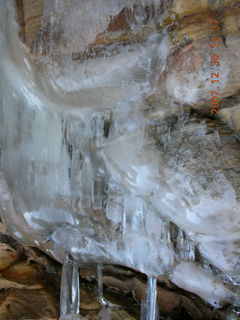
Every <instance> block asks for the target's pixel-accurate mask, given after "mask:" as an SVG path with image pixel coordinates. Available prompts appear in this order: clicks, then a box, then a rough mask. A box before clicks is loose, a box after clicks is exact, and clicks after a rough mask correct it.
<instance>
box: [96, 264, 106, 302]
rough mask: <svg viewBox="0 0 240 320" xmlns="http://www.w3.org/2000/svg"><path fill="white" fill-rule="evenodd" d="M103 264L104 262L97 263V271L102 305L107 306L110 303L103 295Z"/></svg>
mask: <svg viewBox="0 0 240 320" xmlns="http://www.w3.org/2000/svg"><path fill="white" fill-rule="evenodd" d="M102 269H103V265H102V263H99V264H98V265H97V273H98V277H97V278H98V299H99V302H100V303H101V305H102V307H105V306H107V305H108V301H106V300H105V299H104V297H103V272H102Z"/></svg>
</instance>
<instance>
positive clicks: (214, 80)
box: [209, 19, 221, 114]
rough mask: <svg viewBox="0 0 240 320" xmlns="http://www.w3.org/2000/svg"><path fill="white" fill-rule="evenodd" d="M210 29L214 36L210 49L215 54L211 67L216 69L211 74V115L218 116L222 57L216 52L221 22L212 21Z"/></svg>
mask: <svg viewBox="0 0 240 320" xmlns="http://www.w3.org/2000/svg"><path fill="white" fill-rule="evenodd" d="M209 22H210V28H211V30H212V34H211V37H210V39H209V40H210V47H211V48H212V50H213V52H212V53H211V62H210V63H211V67H215V68H216V70H214V72H212V73H211V77H210V81H211V86H212V88H211V92H210V95H211V98H210V101H211V113H213V114H216V113H219V103H220V93H219V83H220V74H219V72H218V66H220V60H221V59H220V55H219V54H216V50H217V49H219V47H220V26H219V21H218V20H216V19H210V20H209Z"/></svg>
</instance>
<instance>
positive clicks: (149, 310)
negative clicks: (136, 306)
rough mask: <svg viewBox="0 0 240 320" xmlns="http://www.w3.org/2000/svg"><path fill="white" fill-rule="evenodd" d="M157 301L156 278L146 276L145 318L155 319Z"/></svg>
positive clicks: (148, 319) (147, 319)
mask: <svg viewBox="0 0 240 320" xmlns="http://www.w3.org/2000/svg"><path fill="white" fill-rule="evenodd" d="M156 302H157V279H156V278H154V277H148V281H147V301H146V320H156V318H157V314H156Z"/></svg>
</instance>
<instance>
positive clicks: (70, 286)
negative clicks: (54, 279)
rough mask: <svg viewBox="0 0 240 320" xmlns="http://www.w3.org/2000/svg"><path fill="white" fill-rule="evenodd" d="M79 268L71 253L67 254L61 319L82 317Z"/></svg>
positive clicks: (64, 268)
mask: <svg viewBox="0 0 240 320" xmlns="http://www.w3.org/2000/svg"><path fill="white" fill-rule="evenodd" d="M79 311H80V286H79V269H78V266H77V264H76V262H75V261H74V260H73V259H72V257H71V256H70V255H67V256H66V258H65V261H64V263H63V268H62V281H61V294H60V315H61V318H60V319H61V320H67V319H68V320H72V319H81V317H80V315H79Z"/></svg>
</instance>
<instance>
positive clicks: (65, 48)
mask: <svg viewBox="0 0 240 320" xmlns="http://www.w3.org/2000/svg"><path fill="white" fill-rule="evenodd" d="M147 2H148V1H147V0H145V1H142V5H143V3H145V4H146V3H147ZM160 2H161V1H155V2H154V6H158V5H160ZM67 3H68V5H67V6H63V3H62V2H61V1H57V0H56V1H45V7H44V14H43V17H42V20H43V22H44V19H47V18H49V17H50V22H51V24H52V25H51V28H50V31H51V32H52V34H53V35H54V32H55V29H56V28H57V26H58V25H57V21H58V20H57V19H60V18H59V16H60V17H61V22H62V25H61V27H62V30H63V34H62V39H60V40H62V41H63V40H64V39H65V42H66V39H69V40H68V41H67V44H63V43H61V41H60V42H59V44H57V45H56V43H55V42H54V39H53V42H52V45H53V47H54V46H55V47H56V48H57V49H56V52H55V54H56V56H57V55H58V54H60V53H61V54H62V55H63V56H64V59H62V60H61V59H60V62H55V63H54V62H53V61H52V60H51V59H50V58H47V57H45V61H44V63H45V67H43V70H41V71H39V70H38V68H37V67H36V65H35V63H34V61H33V59H32V58H31V54H30V52H29V50H28V49H27V48H26V47H25V46H24V45H23V43H22V42H21V40H20V39H19V37H18V26H17V23H16V22H15V20H16V19H15V13H14V7H13V4H12V1H3V0H1V1H0V15H1V19H0V53H1V61H0V69H1V78H0V84H1V109H0V121H1V122H0V125H1V127H0V145H1V167H2V172H3V173H1V184H0V197H1V208H0V210H1V217H2V219H3V220H4V222H5V223H6V225H7V226H8V230H9V232H10V233H11V234H12V235H13V236H14V237H15V238H16V239H18V240H19V241H21V242H24V243H27V244H28V245H33V246H38V247H40V248H41V249H42V250H45V251H46V252H47V253H48V254H50V255H52V256H53V257H54V258H55V259H57V260H59V261H60V262H62V263H64V261H65V259H68V258H66V257H69V256H70V257H71V259H73V260H72V261H73V269H71V271H69V270H68V269H67V268H68V267H67V265H66V266H65V269H64V270H65V271H64V274H63V285H64V283H65V285H64V286H65V287H67V286H68V284H67V282H68V280H69V279H68V277H70V278H71V279H72V281H73V282H74V283H75V287H76V288H78V286H79V284H78V281H77V280H76V272H77V271H76V266H77V267H79V266H81V265H83V264H85V263H94V264H102V263H112V264H120V265H124V266H128V267H132V268H134V269H137V270H139V271H141V272H144V273H146V274H147V275H148V276H149V288H150V290H149V295H148V301H147V303H146V304H147V308H148V318H146V319H147V320H153V319H154V318H155V311H154V310H155V307H154V296H155V293H154V292H155V291H154V290H155V286H156V280H155V278H156V277H157V276H158V275H161V274H168V273H172V270H173V269H174V268H175V265H177V264H178V263H179V262H180V261H181V260H187V261H192V260H194V259H195V255H194V254H195V246H197V245H199V250H200V252H201V254H202V255H203V256H204V258H205V259H206V260H209V261H210V262H211V263H213V264H214V265H215V266H216V267H217V268H219V269H220V270H221V271H222V272H225V273H228V272H229V273H232V272H233V273H234V272H236V271H239V269H238V267H237V266H238V263H239V261H238V259H237V258H236V257H234V258H232V259H231V262H230V261H229V260H226V256H228V255H230V256H231V252H232V251H233V248H232V247H231V246H230V247H229V248H228V247H227V246H225V245H224V238H228V237H232V239H234V240H237V239H238V232H239V224H240V218H239V214H238V213H239V203H238V202H237V200H236V196H235V192H234V189H233V188H232V186H231V184H230V183H229V182H228V181H227V179H226V178H225V177H224V175H223V174H222V173H221V172H220V170H219V172H218V171H216V172H215V173H214V174H213V178H212V185H208V186H207V187H204V182H202V180H199V181H198V180H194V175H193V173H191V172H190V171H188V169H186V168H185V167H184V166H182V165H181V164H177V163H175V162H174V159H172V160H171V159H170V160H169V161H166V158H165V155H164V151H162V150H159V149H158V148H157V146H156V142H155V141H153V140H151V139H150V138H149V135H148V133H147V128H148V126H150V125H152V122H151V121H150V120H149V119H148V118H147V117H146V116H145V115H144V112H143V111H144V97H145V96H146V95H149V94H150V93H151V90H152V84H153V83H154V82H155V80H156V79H155V77H156V74H155V72H156V71H155V70H160V71H161V72H163V71H164V68H165V60H166V57H167V55H168V50H170V48H169V43H168V42H169V40H168V34H167V32H166V30H164V31H163V32H162V33H160V34H159V33H158V32H157V30H156V32H155V33H153V34H151V35H149V36H147V37H146V39H145V41H143V42H142V43H141V44H139V43H133V44H132V45H126V46H124V47H122V48H121V47H120V48H116V52H117V53H116V54H112V53H111V51H110V49H109V51H106V53H105V54H104V56H101V57H93V58H89V59H85V60H84V61H82V62H81V61H74V60H72V57H70V56H68V53H69V51H70V50H71V51H81V50H84V48H85V47H86V46H87V45H89V43H91V42H93V41H94V40H95V34H96V33H97V32H102V31H103V30H104V29H105V28H106V27H107V25H108V23H109V12H110V13H111V15H115V14H117V13H119V11H121V10H122V8H123V7H129V8H131V5H132V3H133V1H132V0H121V1H120V0H119V1H110V0H101V3H102V4H103V3H104V5H101V4H99V5H98V6H97V10H95V7H96V6H94V9H93V4H94V1H89V0H88V1H82V3H81V5H82V8H84V11H81V7H79V2H78V1H74V0H71V1H70V0H69V1H68V2H67ZM106 8H107V10H106ZM140 8H141V6H140ZM142 14H143V13H142V12H141V10H140V11H139V15H138V16H137V15H136V19H135V20H134V24H133V25H132V28H133V29H134V28H135V29H137V28H139V26H141V24H142V23H143V20H144V17H143V16H142ZM98 17H100V18H98ZM70 20H71V23H69V21H70ZM150 23H153V22H151V21H150V22H149V24H150ZM81 26H84V27H83V28H80V27H81ZM153 27H154V24H153ZM75 30H81V31H79V33H76V32H75ZM51 32H50V35H49V37H51ZM76 37H77V38H76ZM65 42H64V43H65ZM50 43H51V42H50ZM77 43H78V44H79V46H78V47H75V46H76V44H77ZM36 46H38V50H39V51H40V53H41V50H42V51H43V50H44V41H43V43H38V44H36ZM35 49H36V48H35ZM111 50H112V48H111ZM49 51H51V48H49ZM46 59H49V61H47V63H46ZM170 82H171V84H172V83H174V79H172V78H171V81H170ZM190 98H191V97H190ZM190 98H189V99H190ZM191 99H192V98H191ZM195 129H196V128H195V127H194V128H193V129H191V127H190V128H189V127H188V128H185V126H184V122H183V123H181V121H180V122H179V126H178V127H177V133H171V132H170V133H168V134H167V136H166V133H165V132H164V133H162V135H161V134H160V139H161V140H164V141H165V150H166V148H170V147H171V146H172V144H173V141H174V139H175V138H174V134H176V135H178V136H180V135H188V134H192V136H193V139H196V141H197V140H198V139H199V140H200V139H202V137H203V136H204V134H205V129H204V126H201V125H199V128H198V131H197V132H193V130H195ZM191 130H192V131H191ZM215 138H216V140H214V139H215ZM215 138H212V137H211V138H208V139H209V143H212V144H213V150H217V143H218V142H217V137H215ZM166 139H167V140H166ZM177 139H178V138H177V137H176V141H177ZM204 139H207V138H206V136H205V137H204ZM210 140H211V141H210ZM173 148H174V145H173ZM216 152H217V151H216ZM192 156H193V151H192V150H191V149H189V150H187V151H186V152H185V154H184V157H183V158H184V159H183V161H185V160H186V159H187V160H188V159H190V160H189V161H193V166H194V165H195V164H194V161H197V159H196V158H195V157H193V158H194V159H195V160H192ZM173 158H174V157H173ZM196 165H198V164H196ZM200 178H201V177H200ZM202 178H204V177H202ZM213 190H214V191H213ZM213 223H214V228H213ZM173 225H175V227H174V228H175V229H174V228H173ZM173 229H174V230H177V231H176V232H175V234H174V232H173ZM219 236H221V237H222V238H219ZM173 237H176V238H177V243H178V245H177V248H174V245H173V239H172V238H173ZM223 247H224V250H225V251H224V253H222V257H220V256H218V259H215V255H216V250H219V251H221V250H222V248H223ZM224 255H225V256H224ZM65 262H66V261H65ZM68 263H69V261H68V262H67V264H68ZM231 263H233V264H234V265H232V264H231ZM183 266H184V267H183ZM186 266H187V264H186V265H182V264H180V265H179V266H178V267H177V269H176V271H175V273H173V276H172V279H173V281H175V282H176V283H177V284H179V285H180V286H182V287H184V288H186V289H188V290H191V291H192V292H195V293H197V294H199V295H200V296H201V297H202V298H203V299H205V300H207V301H208V302H210V303H212V301H211V299H212V297H211V299H209V295H211V291H208V290H206V286H200V287H199V286H198V285H195V282H194V283H193V284H192V283H191V281H190V282H189V279H188V277H186V274H185V272H186V271H185V269H186V268H187V267H186ZM190 266H191V268H192V269H191V270H190V271H191V272H193V273H194V272H197V273H198V272H200V271H199V270H200V269H196V271H194V270H193V269H194V268H193V267H192V266H193V265H190ZM184 268H185V269H184ZM189 268H190V267H189ZM204 272H205V271H204ZM204 272H203V273H200V274H201V276H202V279H203V280H202V279H201V280H200V281H209V287H211V281H212V280H209V277H210V278H211V272H210V271H209V270H208V272H210V275H206V274H205V273H204ZM196 281H197V280H196ZM221 286H223V287H224V285H223V284H222V285H219V294H216V296H215V300H214V306H215V307H220V306H221V301H224V299H225V298H227V299H229V297H230V300H231V299H232V300H231V302H233V300H234V299H235V296H234V294H233V293H230V291H229V290H227V289H224V288H223V287H221ZM76 290H77V292H78V289H76ZM77 292H75V291H74V292H73V293H72V295H73V296H72V302H69V303H68V302H67V299H68V298H69V297H65V296H64V292H63V293H62V300H63V301H65V305H64V303H63V305H62V313H63V314H68V313H69V312H70V313H71V312H72V313H73V312H75V313H78V311H79V305H78V303H79V302H78V300H79V299H78V293H77ZM149 301H150V302H149ZM215 302H216V303H215ZM70 304H71V307H72V309H71V308H70V309H69V305H70Z"/></svg>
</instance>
